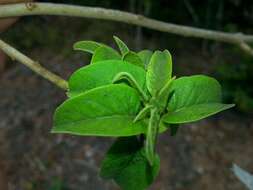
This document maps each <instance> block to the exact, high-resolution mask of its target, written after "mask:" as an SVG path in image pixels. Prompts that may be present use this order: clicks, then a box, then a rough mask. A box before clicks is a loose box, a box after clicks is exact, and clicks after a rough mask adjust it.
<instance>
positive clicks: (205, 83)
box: [163, 75, 233, 124]
mask: <svg viewBox="0 0 253 190" xmlns="http://www.w3.org/2000/svg"><path fill="white" fill-rule="evenodd" d="M170 91H171V93H170V94H171V95H170V96H171V97H170V100H169V103H168V107H167V109H168V113H167V114H166V115H165V116H164V117H163V121H164V122H166V123H175V124H176V123H186V122H192V121H197V120H199V119H203V118H205V117H208V116H210V115H213V114H215V113H218V112H220V111H223V110H225V109H228V108H231V107H232V106H233V105H231V104H228V105H226V104H221V103H220V102H221V86H220V84H219V83H218V81H217V80H215V79H214V78H211V77H208V76H204V75H194V76H190V77H181V78H179V79H176V80H175V81H174V82H173V83H172V86H171V88H170Z"/></svg>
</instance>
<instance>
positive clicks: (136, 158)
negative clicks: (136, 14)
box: [100, 137, 160, 190]
mask: <svg viewBox="0 0 253 190" xmlns="http://www.w3.org/2000/svg"><path fill="white" fill-rule="evenodd" d="M159 169H160V160H159V157H158V155H156V157H155V161H154V164H153V166H150V165H149V163H148V162H147V159H146V158H145V155H144V150H143V142H141V141H140V140H138V139H137V137H123V138H119V139H118V140H117V141H116V142H115V143H114V144H113V145H112V147H111V148H110V149H109V151H108V152H107V154H106V157H105V159H104V160H103V162H102V167H101V171H100V175H101V176H102V177H103V178H105V179H114V180H115V181H116V183H117V184H118V185H119V186H120V187H121V188H122V189H123V190H136V189H138V190H145V189H147V187H148V186H149V185H150V184H151V183H152V182H153V181H154V180H155V178H156V176H157V175H158V173H159Z"/></svg>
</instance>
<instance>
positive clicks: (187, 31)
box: [0, 2, 253, 90]
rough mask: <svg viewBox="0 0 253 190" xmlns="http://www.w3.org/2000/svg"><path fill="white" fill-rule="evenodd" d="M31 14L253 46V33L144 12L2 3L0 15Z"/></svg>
mask: <svg viewBox="0 0 253 190" xmlns="http://www.w3.org/2000/svg"><path fill="white" fill-rule="evenodd" d="M28 15H62V16H72V17H83V18H95V19H103V20H111V21H117V22H123V23H127V24H133V25H137V26H142V27H145V28H150V29H153V30H158V31H162V32H167V33H172V34H177V35H182V36H185V37H195V38H204V39H208V40H215V41H220V42H226V43H230V44H235V45H238V46H239V47H240V48H241V49H242V50H243V51H245V52H247V53H248V54H250V55H252V56H253V49H252V48H251V47H250V46H249V45H248V44H247V43H250V42H253V35H245V34H242V33H227V32H220V31H214V30H206V29H200V28H195V27H189V26H182V25H177V24H172V23H166V22H162V21H158V20H154V19H150V18H147V17H144V16H142V15H137V14H132V13H128V12H124V11H118V10H112V9H104V8H95V7H85V6H74V5H65V4H54V3H32V2H30V3H20V4H12V5H1V6H0V18H7V17H17V16H28ZM0 49H2V50H3V51H4V52H5V53H6V54H7V55H9V56H10V57H12V58H13V59H17V60H18V61H20V62H21V63H23V64H24V65H26V66H27V67H29V68H30V69H32V70H33V71H35V72H36V73H38V74H39V75H41V76H42V77H44V78H46V79H48V80H49V81H51V82H52V83H54V84H56V85H57V86H59V87H60V88H62V89H64V90H67V88H68V83H67V82H66V81H65V80H64V79H62V78H60V77H59V76H57V75H55V74H54V73H51V72H50V71H48V70H46V69H45V68H43V67H42V66H41V65H40V64H39V63H36V62H35V61H33V60H31V59H30V58H28V57H26V56H25V55H23V54H22V53H20V52H18V51H17V50H15V49H14V48H13V47H11V46H10V45H8V44H6V43H5V42H3V41H2V40H0Z"/></svg>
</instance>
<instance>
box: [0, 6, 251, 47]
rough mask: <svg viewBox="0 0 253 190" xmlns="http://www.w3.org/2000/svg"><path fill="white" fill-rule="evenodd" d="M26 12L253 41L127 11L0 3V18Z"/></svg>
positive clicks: (205, 36) (249, 37)
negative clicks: (109, 21)
mask: <svg viewBox="0 0 253 190" xmlns="http://www.w3.org/2000/svg"><path fill="white" fill-rule="evenodd" d="M27 15H61V16H72V17H85V18H95V19H103V20H112V21H118V22H123V23H128V24H133V25H138V26H142V27H146V28H150V29H153V30H158V31H162V32H168V33H173V34H178V35H182V36H186V37H196V38H204V39H209V40H217V41H222V42H227V43H239V42H253V35H245V34H242V33H226V32H219V31H213V30H206V29H200V28H195V27H189V26H182V25H177V24H172V23H166V22H162V21H158V20H154V19H150V18H147V17H144V16H142V15H137V14H132V13H128V12H124V11H118V10H112V9H104V8H95V7H85V6H74V5H65V4H54V3H20V4H13V5H2V6H0V18H4V17H16V16H27Z"/></svg>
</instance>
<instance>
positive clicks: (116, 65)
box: [68, 60, 146, 97]
mask: <svg viewBox="0 0 253 190" xmlns="http://www.w3.org/2000/svg"><path fill="white" fill-rule="evenodd" d="M120 72H128V73H130V74H131V75H132V76H133V77H134V78H135V80H136V82H137V83H138V84H139V86H140V87H141V88H142V89H145V88H146V87H145V79H146V72H145V70H144V69H142V68H140V67H138V66H135V65H132V64H130V63H126V62H123V61H118V60H107V61H103V62H99V63H96V64H92V65H89V66H85V67H83V68H81V69H79V70H77V71H76V72H74V74H73V75H72V76H71V77H70V79H69V92H68V95H69V96H70V97H74V96H77V95H79V94H81V93H83V92H85V91H87V90H90V89H92V88H96V87H99V86H103V85H107V84H112V82H113V79H114V77H115V76H116V75H117V74H118V73H120Z"/></svg>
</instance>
